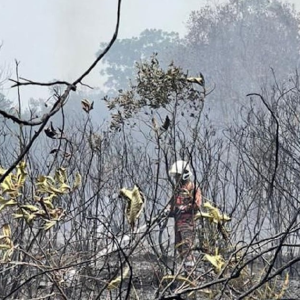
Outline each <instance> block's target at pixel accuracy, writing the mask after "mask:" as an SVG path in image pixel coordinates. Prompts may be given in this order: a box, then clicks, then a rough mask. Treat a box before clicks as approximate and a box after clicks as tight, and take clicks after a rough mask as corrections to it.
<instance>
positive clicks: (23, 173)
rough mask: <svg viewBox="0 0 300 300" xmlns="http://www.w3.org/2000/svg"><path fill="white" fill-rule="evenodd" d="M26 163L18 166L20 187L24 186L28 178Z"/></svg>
mask: <svg viewBox="0 0 300 300" xmlns="http://www.w3.org/2000/svg"><path fill="white" fill-rule="evenodd" d="M25 169H26V163H25V162H24V161H23V162H21V163H19V164H18V166H17V183H18V186H23V185H24V182H25V179H26V177H27V172H26V170H25Z"/></svg>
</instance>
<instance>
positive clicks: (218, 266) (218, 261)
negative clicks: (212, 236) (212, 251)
mask: <svg viewBox="0 0 300 300" xmlns="http://www.w3.org/2000/svg"><path fill="white" fill-rule="evenodd" d="M204 259H205V260H207V261H209V262H210V263H211V264H212V265H213V266H214V267H215V271H216V273H220V272H221V270H222V268H223V266H224V264H225V261H224V259H223V257H222V256H221V255H219V254H217V253H216V255H209V254H205V255H204Z"/></svg>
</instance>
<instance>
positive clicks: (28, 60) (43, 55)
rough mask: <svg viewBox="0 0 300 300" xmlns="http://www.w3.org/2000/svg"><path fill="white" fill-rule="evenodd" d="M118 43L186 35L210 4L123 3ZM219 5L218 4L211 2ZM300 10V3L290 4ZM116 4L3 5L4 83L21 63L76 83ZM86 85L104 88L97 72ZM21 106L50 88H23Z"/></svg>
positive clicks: (47, 1)
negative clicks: (145, 35)
mask: <svg viewBox="0 0 300 300" xmlns="http://www.w3.org/2000/svg"><path fill="white" fill-rule="evenodd" d="M122 2H123V3H122V12H121V27H120V34H119V38H125V37H132V36H137V35H139V33H140V32H141V31H143V30H144V29H146V28H157V29H163V30H165V31H176V32H179V33H180V34H181V35H184V34H185V24H186V21H187V19H188V16H189V14H190V12H191V11H192V10H197V9H198V8H200V7H201V6H203V5H205V4H206V3H207V1H206V0H123V1H122ZM210 2H218V0H215V1H210ZM288 2H291V3H295V4H296V8H297V9H300V0H293V1H292V0H290V1H288ZM116 9H117V0H86V1H83V0H26V1H24V0H0V28H1V29H0V41H1V42H2V44H3V45H2V49H1V50H0V70H1V69H2V70H4V71H5V72H4V75H3V76H2V78H0V79H3V78H4V77H5V76H6V77H7V76H8V75H9V74H7V73H9V72H10V73H11V76H12V77H13V78H14V77H15V76H14V68H15V65H14V60H15V59H17V60H18V61H20V62H21V63H20V75H21V76H23V77H25V78H27V79H31V80H36V81H44V82H48V81H50V80H52V79H54V78H56V79H60V80H67V81H72V80H74V79H76V78H77V77H78V76H79V75H80V74H81V73H82V72H83V71H84V70H85V69H86V68H87V67H88V66H89V65H90V64H91V62H92V61H93V59H95V53H96V52H97V50H99V44H100V43H101V42H106V41H108V40H109V39H110V38H111V36H112V34H113V31H114V27H115V21H116ZM85 83H87V84H89V85H92V86H101V78H100V75H99V67H98V68H97V69H96V70H94V72H93V73H92V74H91V75H89V77H88V78H87V79H86V81H85ZM8 87H9V84H8V83H7V82H6V84H5V85H4V88H3V89H2V92H3V93H4V94H5V95H6V96H7V97H8V98H9V99H11V100H15V99H16V92H15V90H11V89H9V88H8ZM21 93H22V96H23V100H24V101H26V100H27V99H28V98H29V97H30V96H32V97H34V98H46V97H47V96H48V90H47V88H44V89H41V88H37V87H36V88H29V87H24V88H22V91H21Z"/></svg>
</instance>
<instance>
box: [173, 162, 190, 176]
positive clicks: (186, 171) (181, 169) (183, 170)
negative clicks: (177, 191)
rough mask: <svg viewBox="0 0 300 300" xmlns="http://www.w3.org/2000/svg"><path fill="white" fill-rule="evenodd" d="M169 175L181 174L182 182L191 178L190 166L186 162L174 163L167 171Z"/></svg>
mask: <svg viewBox="0 0 300 300" xmlns="http://www.w3.org/2000/svg"><path fill="white" fill-rule="evenodd" d="M169 174H170V175H174V174H181V175H182V179H183V180H187V179H189V178H190V177H191V176H192V172H191V169H190V166H189V164H188V162H186V161H184V160H178V161H176V162H175V163H174V164H173V165H172V167H171V169H170V171H169Z"/></svg>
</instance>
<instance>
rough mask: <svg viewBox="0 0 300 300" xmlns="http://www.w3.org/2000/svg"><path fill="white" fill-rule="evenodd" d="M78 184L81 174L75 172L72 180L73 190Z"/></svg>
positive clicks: (79, 183)
mask: <svg viewBox="0 0 300 300" xmlns="http://www.w3.org/2000/svg"><path fill="white" fill-rule="evenodd" d="M80 185H81V175H80V174H79V173H76V175H75V181H74V185H73V190H75V189H76V188H78V187H79V186H80Z"/></svg>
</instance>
